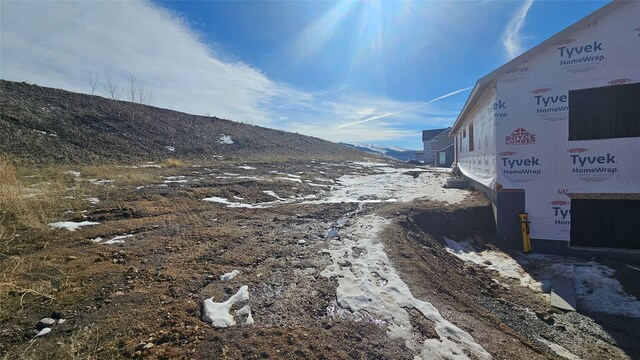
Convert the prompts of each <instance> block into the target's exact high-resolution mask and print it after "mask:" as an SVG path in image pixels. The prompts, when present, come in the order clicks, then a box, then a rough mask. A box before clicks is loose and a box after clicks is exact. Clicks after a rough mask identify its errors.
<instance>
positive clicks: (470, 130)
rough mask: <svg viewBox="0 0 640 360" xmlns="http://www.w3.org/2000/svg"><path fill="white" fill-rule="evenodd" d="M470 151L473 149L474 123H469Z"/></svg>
mask: <svg viewBox="0 0 640 360" xmlns="http://www.w3.org/2000/svg"><path fill="white" fill-rule="evenodd" d="M469 151H473V124H471V125H469Z"/></svg>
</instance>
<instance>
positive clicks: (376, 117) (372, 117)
mask: <svg viewBox="0 0 640 360" xmlns="http://www.w3.org/2000/svg"><path fill="white" fill-rule="evenodd" d="M471 88H473V86H471V87H466V88H463V89H459V90H455V91H452V92H450V93H447V94H444V95H442V96H438V97H436V98H433V99H431V100H429V101H426V102H421V103H419V104H414V105H410V106H408V107H403V108H401V109H400V110H395V111H391V112H389V111H388V112H384V113H378V114H374V112H375V110H376V108H372V109H361V110H360V111H359V112H357V113H356V115H367V117H366V118H364V119H360V120H357V121H353V122H350V123H346V124H341V125H339V126H338V128H340V129H342V128H345V127H350V126H354V125H359V124H364V123H368V122H371V121H374V120H381V119H384V118H388V117H392V116H398V115H400V114H402V113H405V112H408V111H412V110H416V109H418V108H421V107H423V106H425V105H428V104H431V103H434V102H436V101H440V100H444V99H446V98H448V97H451V96H454V95H457V94H459V93H461V92H464V91H467V90H469V89H471ZM362 110H367V112H363V111H362Z"/></svg>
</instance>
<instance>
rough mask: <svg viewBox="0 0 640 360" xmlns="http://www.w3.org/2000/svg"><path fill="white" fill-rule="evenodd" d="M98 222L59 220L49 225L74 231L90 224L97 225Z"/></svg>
mask: <svg viewBox="0 0 640 360" xmlns="http://www.w3.org/2000/svg"><path fill="white" fill-rule="evenodd" d="M98 224H99V223H97V222H93V221H80V222H74V221H60V222H55V223H50V224H49V227H51V228H54V229H67V230H69V231H76V230H78V229H80V228H81V227H83V226H91V225H98Z"/></svg>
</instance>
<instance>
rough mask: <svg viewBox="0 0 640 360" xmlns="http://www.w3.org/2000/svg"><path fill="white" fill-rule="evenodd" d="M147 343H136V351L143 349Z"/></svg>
mask: <svg viewBox="0 0 640 360" xmlns="http://www.w3.org/2000/svg"><path fill="white" fill-rule="evenodd" d="M145 345H147V343H146V342H141V343H140V344H138V345H136V351H140V350H143V349H144V347H145Z"/></svg>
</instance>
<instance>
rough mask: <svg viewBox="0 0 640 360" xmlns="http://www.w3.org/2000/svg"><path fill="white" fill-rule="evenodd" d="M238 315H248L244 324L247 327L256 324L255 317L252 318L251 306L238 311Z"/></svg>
mask: <svg viewBox="0 0 640 360" xmlns="http://www.w3.org/2000/svg"><path fill="white" fill-rule="evenodd" d="M236 315H237V316H243V315H247V320H245V322H244V323H245V324H247V325H253V324H254V323H255V321H253V316H251V306H249V305H245V306H243V307H241V308H240V310H237V311H236Z"/></svg>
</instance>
